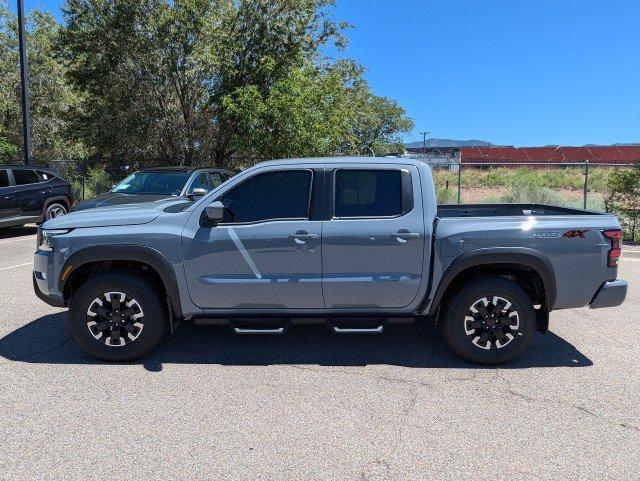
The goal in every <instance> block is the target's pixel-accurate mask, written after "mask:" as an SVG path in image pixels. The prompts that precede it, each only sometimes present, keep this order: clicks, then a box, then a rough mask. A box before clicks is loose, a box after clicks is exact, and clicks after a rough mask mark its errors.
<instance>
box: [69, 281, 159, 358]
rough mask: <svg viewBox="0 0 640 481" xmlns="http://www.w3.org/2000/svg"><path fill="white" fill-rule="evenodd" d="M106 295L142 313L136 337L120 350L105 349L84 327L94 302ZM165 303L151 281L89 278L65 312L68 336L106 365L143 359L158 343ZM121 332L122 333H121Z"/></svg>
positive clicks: (108, 347) (75, 294)
mask: <svg viewBox="0 0 640 481" xmlns="http://www.w3.org/2000/svg"><path fill="white" fill-rule="evenodd" d="M109 292H121V293H125V294H126V295H127V296H130V298H132V299H135V301H136V302H137V304H139V306H140V308H141V310H142V312H143V313H144V317H143V319H144V327H143V329H142V330H141V332H140V334H139V337H138V338H136V339H135V340H134V341H132V342H130V343H129V344H126V345H123V346H114V345H111V346H109V345H106V344H105V342H103V341H104V338H103V339H100V340H99V339H96V338H95V336H94V335H92V333H91V331H90V329H89V327H88V325H87V319H88V317H87V314H88V312H87V311H88V310H89V309H90V308H91V306H92V303H93V302H94V300H95V299H96V298H98V297H99V296H101V295H103V294H104V293H109ZM168 318H169V315H168V312H167V304H166V300H165V299H164V298H163V296H162V295H161V293H160V292H159V288H158V287H157V286H156V285H155V284H154V282H153V280H152V279H150V278H147V277H146V276H144V275H140V274H138V273H136V272H128V271H116V272H107V273H104V274H100V275H97V276H95V277H92V278H90V279H89V280H88V281H87V282H85V283H84V284H83V285H82V286H81V287H80V288H79V289H78V290H77V291H76V292H75V293H74V295H73V298H72V300H71V304H70V309H69V326H70V330H71V335H72V336H73V338H74V339H75V341H76V342H77V343H78V345H79V346H80V347H81V348H82V349H84V350H85V351H86V352H87V353H89V354H90V355H91V356H93V357H96V358H98V359H103V360H106V361H130V360H134V359H137V358H140V357H143V356H145V355H147V354H148V353H149V352H151V351H152V350H153V349H154V348H155V347H156V346H157V345H158V344H159V343H160V341H161V340H162V338H163V336H164V333H165V331H166V325H167V323H168ZM123 332H124V331H123Z"/></svg>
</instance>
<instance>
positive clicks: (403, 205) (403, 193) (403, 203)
mask: <svg viewBox="0 0 640 481" xmlns="http://www.w3.org/2000/svg"><path fill="white" fill-rule="evenodd" d="M339 170H352V171H353V170H356V171H363V172H366V171H387V170H390V171H396V172H400V209H401V210H400V213H399V214H394V215H354V216H337V215H336V200H337V199H336V198H337V195H336V194H337V192H338V189H337V182H338V171H339ZM332 191H333V192H331V196H332V197H333V198H332V202H331V213H330V214H331V220H358V219H362V220H366V219H397V218H399V217H403V216H405V215H407V214H409V213H410V212H411V211H413V208H414V202H413V180H412V176H411V171H410V170H409V169H407V168H405V167H391V168H388V169H381V168H367V167H336V168H334V169H333V182H332Z"/></svg>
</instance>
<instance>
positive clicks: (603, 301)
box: [589, 279, 628, 309]
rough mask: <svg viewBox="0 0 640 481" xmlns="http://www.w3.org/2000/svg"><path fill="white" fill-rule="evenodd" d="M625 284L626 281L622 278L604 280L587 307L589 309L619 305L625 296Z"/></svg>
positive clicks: (626, 284)
mask: <svg viewBox="0 0 640 481" xmlns="http://www.w3.org/2000/svg"><path fill="white" fill-rule="evenodd" d="M627 286H628V283H627V281H625V280H622V279H617V280H615V281H609V282H605V283H604V284H602V286H600V289H598V292H596V295H595V296H594V297H593V300H592V301H591V304H589V307H590V308H591V309H599V308H601V307H615V306H619V305H620V304H622V303H623V302H624V299H625V297H627Z"/></svg>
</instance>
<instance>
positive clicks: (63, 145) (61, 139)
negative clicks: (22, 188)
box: [0, 2, 82, 163]
mask: <svg viewBox="0 0 640 481" xmlns="http://www.w3.org/2000/svg"><path fill="white" fill-rule="evenodd" d="M17 23H18V22H17V18H16V16H15V15H13V14H12V13H11V12H10V10H9V9H8V8H7V6H6V3H4V2H3V3H1V4H0V71H1V72H2V76H0V127H2V128H3V129H4V132H5V134H4V135H5V136H6V142H8V144H9V145H11V146H13V150H15V149H16V148H17V149H19V159H20V160H21V161H22V160H23V158H24V153H23V149H22V112H21V109H20V64H19V56H18V34H17ZM26 27H27V49H28V50H27V54H28V61H29V90H30V113H31V137H32V149H33V156H34V158H35V159H36V161H38V162H40V163H46V162H49V161H50V160H53V159H58V158H68V157H73V156H76V155H80V154H81V153H82V148H81V146H80V145H78V144H75V143H74V142H72V141H70V140H69V136H68V129H69V128H70V127H69V124H68V122H67V113H68V111H69V109H70V108H72V107H73V106H74V105H75V104H77V96H76V94H75V93H74V92H73V90H72V88H71V86H70V85H69V83H68V81H67V79H66V72H65V67H64V64H63V62H62V61H61V59H60V57H59V56H58V55H57V50H56V44H57V41H58V36H59V32H60V26H59V25H58V23H57V22H56V20H55V19H54V18H53V16H52V15H50V14H48V13H44V12H42V11H40V10H37V9H35V10H32V11H31V12H30V13H29V15H28V17H27V21H26ZM13 150H12V149H10V150H9V151H8V152H9V155H12V156H15V152H14V153H13V154H11V152H12V151H13Z"/></svg>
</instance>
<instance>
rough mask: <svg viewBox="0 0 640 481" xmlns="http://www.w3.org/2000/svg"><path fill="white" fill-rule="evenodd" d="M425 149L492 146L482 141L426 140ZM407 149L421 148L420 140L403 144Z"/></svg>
mask: <svg viewBox="0 0 640 481" xmlns="http://www.w3.org/2000/svg"><path fill="white" fill-rule="evenodd" d="M426 145H427V147H490V146H492V145H493V144H492V143H491V142H486V141H484V140H452V139H427V141H426ZM404 146H405V147H406V148H408V149H411V148H414V149H416V148H420V147H422V140H419V141H417V142H409V143H407V144H404Z"/></svg>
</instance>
